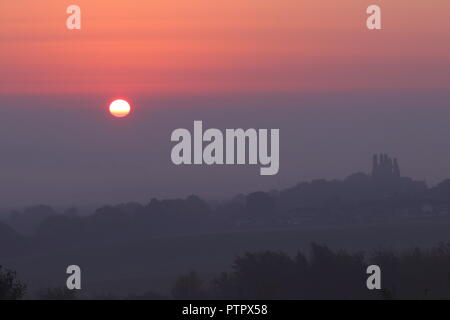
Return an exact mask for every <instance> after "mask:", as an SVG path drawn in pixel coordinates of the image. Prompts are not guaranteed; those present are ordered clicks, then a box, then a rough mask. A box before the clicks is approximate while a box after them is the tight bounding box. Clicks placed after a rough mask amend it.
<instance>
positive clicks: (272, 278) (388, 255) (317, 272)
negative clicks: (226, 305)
mask: <svg viewBox="0 0 450 320" xmlns="http://www.w3.org/2000/svg"><path fill="white" fill-rule="evenodd" d="M371 264H376V265H379V266H380V268H381V271H382V276H381V279H382V280H381V283H382V289H381V290H368V289H367V287H366V280H367V278H368V275H367V274H366V269H367V266H368V265H371ZM172 297H173V298H174V299H182V300H183V299H239V300H240V299H243V300H255V299H256V300H264V299H268V300H277V299H283V300H284V299H293V300H297V299H449V298H450V243H449V244H440V245H439V246H438V247H436V248H434V249H432V250H428V251H423V250H420V249H414V250H412V251H409V252H404V253H401V254H395V253H394V252H392V251H389V250H379V251H377V252H375V253H373V254H372V255H370V256H369V257H366V258H365V257H364V255H363V254H362V253H355V254H350V253H347V252H345V251H338V252H333V251H332V250H330V249H329V248H328V247H327V246H322V245H317V244H312V245H311V248H310V253H309V257H307V256H305V255H304V254H303V253H301V252H299V253H298V254H297V255H296V256H295V257H290V256H288V255H286V254H285V253H283V252H272V251H266V252H256V253H246V254H245V255H242V256H238V257H237V258H236V259H235V261H234V263H233V265H232V271H231V272H223V273H222V274H221V275H220V276H218V277H216V278H214V279H213V280H212V281H210V283H206V282H204V281H203V280H202V278H201V277H200V275H199V274H197V273H195V272H190V273H188V274H185V275H182V276H180V277H179V279H178V280H177V281H176V283H175V284H174V286H173V289H172Z"/></svg>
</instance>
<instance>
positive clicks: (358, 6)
mask: <svg viewBox="0 0 450 320" xmlns="http://www.w3.org/2000/svg"><path fill="white" fill-rule="evenodd" d="M70 4H77V5H79V6H80V7H81V9H82V30H81V31H69V30H67V29H66V26H65V21H66V18H67V14H66V12H65V11H66V8H67V6H68V5H70ZM370 4H379V5H380V6H381V7H382V10H383V28H384V30H382V31H375V32H373V31H368V30H367V29H366V27H365V19H366V13H365V11H366V8H367V6H368V5H370ZM449 16H450V1H448V0H428V1H424V0H423V1H419V0H415V1H411V0H389V1H387V0H339V1H335V0H265V1H261V0H239V1H238V0H226V1H225V0H214V1H211V0H189V1H180V0H164V1H159V0H155V1H151V0H126V1H123V0H122V1H116V0H95V1H92V0H71V1H63V0H39V1H36V0H15V1H13V0H8V1H6V0H3V1H1V2H0V41H1V50H0V70H1V74H2V77H1V79H0V93H1V94H10V93H12V94H16V93H19V94H25V93H49V94H60V93H108V94H115V95H124V94H132V93H143V94H172V93H173V94H178V93H200V94H203V93H212V92H238V91H239V92H248V91H250V92H260V91H264V92H280V91H293V92H303V91H339V90H368V89H413V90H416V89H424V90H428V89H448V88H450V76H449V75H450V41H449V35H450V23H449V20H448V17H449Z"/></svg>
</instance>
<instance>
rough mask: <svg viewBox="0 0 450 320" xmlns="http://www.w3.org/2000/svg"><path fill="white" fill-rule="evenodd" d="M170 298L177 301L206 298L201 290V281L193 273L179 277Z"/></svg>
mask: <svg viewBox="0 0 450 320" xmlns="http://www.w3.org/2000/svg"><path fill="white" fill-rule="evenodd" d="M172 296H173V298H174V299H177V300H198V299H204V298H206V297H205V291H204V289H203V281H202V280H201V279H200V277H199V275H198V274H197V273H196V272H194V271H192V272H190V273H188V274H184V275H181V276H180V277H179V278H178V279H177V281H176V282H175V285H174V286H173V288H172Z"/></svg>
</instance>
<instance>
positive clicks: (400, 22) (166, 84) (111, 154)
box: [0, 0, 450, 205]
mask: <svg viewBox="0 0 450 320" xmlns="http://www.w3.org/2000/svg"><path fill="white" fill-rule="evenodd" d="M375 2H376V3H378V4H380V5H381V7H382V10H383V11H382V19H383V20H382V21H383V30H381V31H375V32H371V31H368V30H367V29H366V27H365V19H366V16H367V15H366V13H365V11H366V8H367V6H368V5H370V4H374V3H375ZM70 4H78V5H80V6H81V9H82V30H81V31H69V30H67V29H66V27H65V20H66V17H67V14H66V13H65V11H66V8H67V6H68V5H70ZM449 13H450V2H449V1H447V0H430V1H409V0H390V1H381V0H377V1H373V0H371V1H366V0H340V1H329V0H327V1H324V0H302V1H298V0H295V1H294V0H276V1H275V0H268V1H256V0H247V1H237V0H227V1H222V0H215V1H211V0H208V1H207V0H192V1H180V0H165V1H144V0H139V1H138V0H127V1H113V0H96V1H91V0H89V1H87V0H75V1H60V0H54V1H51V0H40V1H35V0H33V1H31V0H16V1H4V0H3V1H0V42H1V49H0V72H1V77H0V148H1V150H2V152H1V158H0V164H1V168H2V169H1V170H0V201H1V203H2V205H29V204H33V203H49V204H67V205H70V204H79V203H94V204H101V203H107V202H110V203H111V202H112V203H115V202H120V201H128V200H139V201H144V200H147V199H149V198H151V197H153V196H158V197H174V196H185V195H189V194H191V193H197V194H200V195H205V196H209V197H214V198H223V197H225V196H231V195H233V194H234V193H236V192H240V191H255V190H259V189H261V190H269V189H271V188H281V187H287V186H290V185H292V184H295V183H297V182H298V181H299V180H309V179H313V178H321V177H324V178H342V177H345V176H346V175H347V174H349V173H352V172H355V171H368V170H369V169H370V161H371V155H372V153H373V152H388V153H390V154H391V155H392V156H396V157H398V158H399V162H400V165H401V168H402V170H403V173H404V174H405V175H411V176H413V177H415V178H418V179H427V181H429V182H431V183H435V182H438V181H440V180H441V179H443V178H445V177H450V174H449V172H450V148H449V142H448V137H450V125H449V123H450V42H449V41H448V39H449V34H450V23H448V17H449ZM118 96H120V97H125V98H127V99H128V100H129V101H130V102H131V103H132V106H133V112H132V113H131V115H130V116H129V117H127V118H124V119H114V118H113V117H111V116H110V115H109V114H108V112H107V106H108V103H109V102H110V101H111V100H112V99H113V98H115V97H118ZM193 120H203V121H204V126H205V127H216V128H220V129H225V128H237V127H244V128H248V127H256V128H280V129H281V130H280V145H281V154H280V173H279V174H278V175H276V176H271V177H261V176H260V175H259V169H258V168H259V166H256V167H176V166H174V165H172V164H171V162H170V149H171V147H172V144H171V143H170V133H171V132H172V130H174V129H176V128H180V127H185V128H191V127H192V122H193Z"/></svg>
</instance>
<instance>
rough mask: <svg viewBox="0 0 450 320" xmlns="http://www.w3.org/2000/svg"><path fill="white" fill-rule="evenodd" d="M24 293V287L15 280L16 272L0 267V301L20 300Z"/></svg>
mask: <svg viewBox="0 0 450 320" xmlns="http://www.w3.org/2000/svg"><path fill="white" fill-rule="evenodd" d="M25 292H26V285H25V284H24V283H22V282H21V281H19V280H18V279H17V275H16V272H15V271H11V270H7V269H3V267H2V266H0V300H18V299H22V298H23V296H24V295H25Z"/></svg>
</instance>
